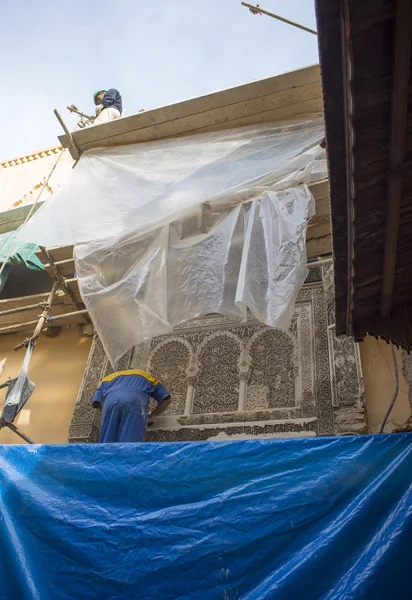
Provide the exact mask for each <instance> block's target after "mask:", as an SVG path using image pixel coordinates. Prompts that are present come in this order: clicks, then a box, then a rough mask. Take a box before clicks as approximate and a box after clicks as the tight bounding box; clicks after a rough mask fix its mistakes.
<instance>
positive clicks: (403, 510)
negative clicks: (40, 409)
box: [0, 434, 412, 600]
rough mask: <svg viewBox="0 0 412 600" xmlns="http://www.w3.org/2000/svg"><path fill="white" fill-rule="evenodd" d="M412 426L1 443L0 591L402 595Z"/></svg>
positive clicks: (411, 586)
mask: <svg viewBox="0 0 412 600" xmlns="http://www.w3.org/2000/svg"><path fill="white" fill-rule="evenodd" d="M411 442H412V435H411V434H395V435H390V436H389V435H388V436H387V435H384V436H365V437H344V438H338V437H337V438H307V439H278V440H250V441H239V442H215V443H207V442H206V443H173V444H153V443H148V444H102V445H92V444H91V445H68V446H2V447H0V482H1V507H0V508H1V513H0V525H1V529H0V535H1V538H0V539H1V543H0V597H1V599H2V600H8V599H11V598H12V599H16V600H17V599H18V600H25V599H33V598H36V599H41V600H48V599H52V600H55V599H61V598H62V599H69V598H70V599H81V600H87V599H91V598H92V599H99V600H106V599H110V600H114V599H116V600H117V599H123V598H127V599H128V598H130V599H138V600H146V599H148V600H149V599H150V600H157V599H159V600H168V599H177V598H179V599H189V598H190V599H193V598H194V599H199V600H213V599H215V598H216V599H222V600H232V599H242V600H252V599H253V600H260V599H262V598H274V599H276V600H278V599H279V600H284V599H285V600H286V599H287V600H290V599H295V598H296V599H302V600H312V599H313V600H321V599H322V600H323V599H325V600H326V599H328V600H332V599H333V600H334V599H345V600H350V599H353V598H356V599H369V598H370V599H371V600H378V599H386V598H396V600H399V599H404V598H405V599H406V598H408V599H409V598H411V597H412V583H411V577H410V571H409V568H410V565H411V560H412V559H411V556H412V554H411V550H412V527H411V514H412V491H411V475H412V444H411Z"/></svg>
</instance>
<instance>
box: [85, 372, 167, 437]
mask: <svg viewBox="0 0 412 600" xmlns="http://www.w3.org/2000/svg"><path fill="white" fill-rule="evenodd" d="M169 397H170V392H169V391H168V390H167V389H166V388H165V387H164V386H163V385H162V384H161V383H160V382H159V381H158V380H157V379H156V378H155V377H153V376H152V375H150V373H147V372H146V371H141V370H140V369H129V370H127V371H118V372H117V373H112V374H111V375H108V376H107V377H105V378H104V379H103V381H102V383H101V385H100V387H99V388H98V389H97V390H96V393H95V395H94V398H93V406H94V407H95V408H98V407H102V409H103V414H102V424H101V428H100V437H99V441H100V442H142V441H143V438H144V434H145V430H146V425H147V419H148V416H149V404H150V398H154V399H155V400H156V401H157V402H158V403H159V404H160V402H162V401H163V400H165V399H166V398H169Z"/></svg>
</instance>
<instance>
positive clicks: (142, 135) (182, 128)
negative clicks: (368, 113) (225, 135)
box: [81, 96, 323, 151]
mask: <svg viewBox="0 0 412 600" xmlns="http://www.w3.org/2000/svg"><path fill="white" fill-rule="evenodd" d="M322 108H323V104H322V98H321V96H319V97H318V98H315V99H313V100H305V101H303V102H298V103H296V104H293V105H288V106H282V107H280V108H275V109H271V110H263V111H262V112H259V113H253V114H249V115H247V116H243V117H239V116H236V115H234V114H233V113H230V114H225V113H224V111H223V110H222V111H220V112H219V113H217V114H215V115H214V116H213V119H214V123H213V124H209V125H204V123H205V120H201V119H198V120H197V124H198V126H196V123H193V119H192V118H191V117H188V118H187V119H181V120H179V122H174V123H172V122H171V123H165V124H162V125H154V126H153V127H150V128H146V129H141V130H138V131H131V132H130V133H126V134H122V135H120V136H113V137H111V138H106V139H105V140H100V141H99V145H100V147H103V146H121V145H127V144H135V143H144V142H150V141H154V140H160V139H168V138H172V137H181V136H184V135H193V134H199V133H209V132H214V131H224V130H226V129H233V128H236V127H244V126H246V125H261V124H262V123H273V122H279V121H283V120H285V119H289V118H292V117H295V116H298V115H301V114H311V113H321V112H322ZM190 119H192V121H191V122H190ZM207 120H208V122H210V120H211V117H210V115H209V117H208V119H207ZM193 127H194V128H193ZM95 147H96V143H94V142H90V143H85V144H83V145H82V146H81V150H82V151H85V150H90V149H91V148H95Z"/></svg>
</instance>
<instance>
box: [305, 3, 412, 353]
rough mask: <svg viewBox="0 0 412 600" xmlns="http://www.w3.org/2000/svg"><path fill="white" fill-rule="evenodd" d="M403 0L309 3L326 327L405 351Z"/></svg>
mask: <svg viewBox="0 0 412 600" xmlns="http://www.w3.org/2000/svg"><path fill="white" fill-rule="evenodd" d="M411 4H412V3H411V2H410V0H339V1H337V2H330V0H316V11H317V21H318V33H319V36H318V39H319V54H320V63H321V76H322V84H323V96H324V108H325V122H326V133H327V135H326V139H327V149H328V160H329V172H330V188H331V216H332V230H333V250H334V262H335V287H336V332H337V334H338V335H339V334H349V335H354V336H355V338H356V339H362V338H363V337H364V336H365V335H366V333H368V332H369V333H372V334H374V335H376V336H381V337H384V338H386V339H388V340H392V341H394V342H395V343H397V344H398V345H402V346H404V347H406V348H408V349H410V348H412V175H410V173H411V169H412V84H411V81H412V77H411V75H410V72H411V62H410V60H411V37H412V8H411Z"/></svg>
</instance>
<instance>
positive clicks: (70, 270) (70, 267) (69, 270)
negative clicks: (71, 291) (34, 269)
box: [44, 258, 76, 277]
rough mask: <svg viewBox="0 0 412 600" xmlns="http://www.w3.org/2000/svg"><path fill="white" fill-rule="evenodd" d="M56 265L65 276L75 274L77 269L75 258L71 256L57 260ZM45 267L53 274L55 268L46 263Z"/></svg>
mask: <svg viewBox="0 0 412 600" xmlns="http://www.w3.org/2000/svg"><path fill="white" fill-rule="evenodd" d="M55 265H56V266H57V267H58V268H59V271H60V273H61V274H62V275H63V276H64V277H67V276H69V275H73V274H74V272H75V269H76V267H75V265H74V259H73V258H69V259H66V260H60V261H58V262H56V263H55ZM44 268H45V269H46V271H47V272H48V273H49V275H51V276H53V268H52V267H51V266H50V265H49V264H45V265H44Z"/></svg>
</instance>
